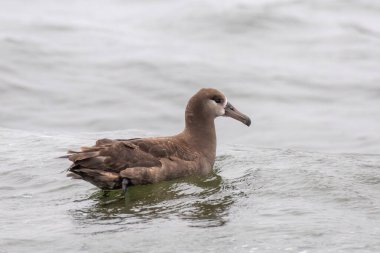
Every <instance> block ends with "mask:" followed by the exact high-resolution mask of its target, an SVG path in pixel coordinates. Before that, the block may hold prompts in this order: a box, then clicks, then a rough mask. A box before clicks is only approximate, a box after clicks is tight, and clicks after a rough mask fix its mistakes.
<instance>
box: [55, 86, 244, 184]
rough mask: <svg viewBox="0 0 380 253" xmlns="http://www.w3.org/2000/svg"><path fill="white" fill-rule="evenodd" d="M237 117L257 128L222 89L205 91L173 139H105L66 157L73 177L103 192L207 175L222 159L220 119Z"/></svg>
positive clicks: (198, 95) (192, 103)
mask: <svg viewBox="0 0 380 253" xmlns="http://www.w3.org/2000/svg"><path fill="white" fill-rule="evenodd" d="M220 116H224V117H231V118H233V119H235V120H238V121H240V122H242V123H244V124H245V125H247V126H250V125H251V119H250V118H249V117H248V116H247V115H245V114H243V113H241V112H239V111H238V110H237V109H236V108H235V107H234V106H233V105H232V104H231V103H230V102H229V101H228V100H227V97H226V96H225V95H224V94H223V93H222V92H220V91H219V90H217V89H214V88H202V89H200V90H199V91H198V92H197V93H196V94H195V95H193V96H192V97H191V98H190V100H189V101H188V103H187V106H186V110H185V128H184V130H183V131H182V132H180V133H179V134H177V135H174V136H168V137H147V138H133V139H100V140H97V141H96V143H95V145H94V146H90V147H81V148H80V150H79V151H73V150H69V151H68V152H67V154H66V155H64V156H62V158H67V159H69V160H70V161H71V162H72V164H71V166H70V167H69V168H68V174H67V176H69V177H72V178H75V179H82V180H85V181H87V182H89V183H91V184H93V185H95V186H97V187H98V188H100V189H102V190H115V189H123V190H124V191H126V190H127V189H128V187H130V186H134V185H143V184H153V183H158V182H160V181H167V180H172V179H176V178H182V177H186V176H190V175H199V176H206V175H207V174H209V173H211V172H212V169H213V166H214V162H215V158H216V132H215V123H214V120H215V119H216V118H217V117H220Z"/></svg>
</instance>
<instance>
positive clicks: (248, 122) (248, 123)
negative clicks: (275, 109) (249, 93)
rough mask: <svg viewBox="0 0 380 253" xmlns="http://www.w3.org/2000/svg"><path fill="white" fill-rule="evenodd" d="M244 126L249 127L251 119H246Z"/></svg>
mask: <svg viewBox="0 0 380 253" xmlns="http://www.w3.org/2000/svg"><path fill="white" fill-rule="evenodd" d="M244 124H246V125H247V126H250V125H251V119H250V118H248V119H246V120H245V122H244Z"/></svg>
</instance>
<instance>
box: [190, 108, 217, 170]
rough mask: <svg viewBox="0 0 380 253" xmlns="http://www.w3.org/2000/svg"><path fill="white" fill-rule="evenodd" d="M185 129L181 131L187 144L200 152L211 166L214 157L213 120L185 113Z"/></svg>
mask: <svg viewBox="0 0 380 253" xmlns="http://www.w3.org/2000/svg"><path fill="white" fill-rule="evenodd" d="M185 121H186V127H185V130H184V131H183V134H184V136H185V138H186V139H187V142H188V143H189V144H190V145H192V146H194V147H195V148H196V149H197V150H199V151H200V152H202V153H203V154H204V155H205V156H206V158H207V160H208V161H209V162H210V164H211V165H213V164H214V161H215V155H216V132H215V123H214V118H210V117H203V116H202V115H196V114H192V113H186V117H185Z"/></svg>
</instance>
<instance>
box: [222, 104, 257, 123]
mask: <svg viewBox="0 0 380 253" xmlns="http://www.w3.org/2000/svg"><path fill="white" fill-rule="evenodd" d="M224 110H225V113H224V115H223V116H226V117H231V118H233V119H236V120H238V121H240V122H242V123H244V124H245V125H247V126H250V125H251V119H250V118H249V117H248V116H247V115H245V114H243V113H241V112H239V111H238V110H237V109H236V108H235V107H234V106H233V105H231V104H230V103H229V102H228V103H227V105H226V106H225V107H224Z"/></svg>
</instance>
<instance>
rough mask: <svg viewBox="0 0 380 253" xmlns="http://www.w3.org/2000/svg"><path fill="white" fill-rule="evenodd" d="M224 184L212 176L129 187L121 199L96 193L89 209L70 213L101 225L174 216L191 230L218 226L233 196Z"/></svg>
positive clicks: (118, 194)
mask: <svg viewBox="0 0 380 253" xmlns="http://www.w3.org/2000/svg"><path fill="white" fill-rule="evenodd" d="M228 184H229V182H226V181H223V180H222V178H221V177H220V176H219V175H217V174H212V175H210V176H209V177H208V178H199V177H193V178H190V179H187V180H174V181H169V182H161V183H158V184H152V185H139V186H133V187H130V188H129V189H128V191H127V192H126V193H125V195H124V193H123V192H122V191H121V190H118V191H102V190H99V191H97V192H95V193H93V194H92V195H91V196H90V197H89V199H91V200H92V201H94V204H93V205H92V206H91V207H89V208H87V209H86V210H78V211H74V212H73V213H74V215H75V214H78V213H77V212H79V214H80V219H82V218H83V213H84V214H85V216H86V217H87V218H88V219H90V220H92V221H95V222H96V221H99V220H102V223H103V222H104V220H109V221H110V222H111V223H113V222H115V219H118V220H119V222H123V223H126V224H128V223H130V222H132V223H135V222H137V221H139V222H149V221H150V220H152V219H157V218H162V219H170V218H171V217H173V216H176V217H179V218H181V219H184V220H188V221H190V223H191V226H205V227H210V226H222V225H224V224H225V222H226V220H227V219H226V217H227V214H228V209H229V207H230V206H231V205H232V204H233V203H234V195H233V194H230V192H229V191H227V190H226V189H228V187H226V186H227V185H228ZM120 217H123V219H122V220H120Z"/></svg>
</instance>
